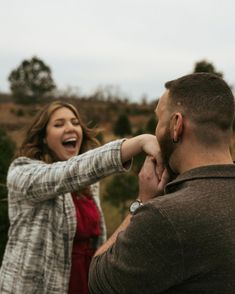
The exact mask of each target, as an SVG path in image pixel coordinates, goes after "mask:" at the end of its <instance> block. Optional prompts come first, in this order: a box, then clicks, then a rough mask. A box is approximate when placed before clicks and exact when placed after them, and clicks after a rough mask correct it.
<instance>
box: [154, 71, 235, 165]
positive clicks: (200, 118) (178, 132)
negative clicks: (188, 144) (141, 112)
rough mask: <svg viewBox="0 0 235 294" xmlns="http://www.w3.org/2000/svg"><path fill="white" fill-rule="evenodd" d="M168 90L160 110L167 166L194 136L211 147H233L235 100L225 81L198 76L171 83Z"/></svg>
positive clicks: (159, 131) (160, 133)
mask: <svg viewBox="0 0 235 294" xmlns="http://www.w3.org/2000/svg"><path fill="white" fill-rule="evenodd" d="M165 87H166V91H165V93H164V94H163V95H162V97H161V98H160V100H159V103H158V106H157V109H156V115H157V118H158V125H157V128H156V136H157V138H158V141H159V144H160V146H161V149H162V153H163V157H164V160H165V162H166V163H168V162H170V160H172V155H173V153H174V151H175V150H176V149H177V148H178V147H179V145H180V144H181V143H182V142H183V141H185V140H187V139H188V138H190V137H191V135H193V136H194V138H195V140H196V142H197V143H198V144H201V145H202V146H207V147H208V148H214V147H216V146H218V145H220V144H221V143H223V144H224V143H225V144H229V142H230V139H231V134H232V125H233V118H234V97H233V94H232V92H231V89H230V88H229V86H228V85H227V84H226V83H225V81H224V80H223V79H221V78H219V77H218V76H216V75H213V74H208V73H195V74H190V75H186V76H183V77H181V78H179V79H176V80H173V81H169V82H167V83H166V84H165ZM189 130H190V132H189Z"/></svg>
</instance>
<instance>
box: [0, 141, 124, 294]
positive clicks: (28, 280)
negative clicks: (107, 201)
mask: <svg viewBox="0 0 235 294" xmlns="http://www.w3.org/2000/svg"><path fill="white" fill-rule="evenodd" d="M122 142H123V140H117V141H114V142H110V143H108V144H106V145H104V146H102V147H99V148H96V149H94V150H90V151H88V152H86V153H84V154H81V155H79V156H75V157H73V158H71V159H69V160H67V161H62V162H56V163H53V164H46V163H44V162H42V161H38V160H32V159H29V158H26V157H19V158H17V159H16V160H14V161H13V163H12V164H11V166H10V168H9V172H8V177H7V185H8V192H9V193H8V197H9V219H10V229H9V240H8V243H7V247H6V250H5V254H4V259H3V263H2V267H1V269H0V293H1V294H4V293H8V294H9V293H12V294H27V293H28V294H33V293H40V294H54V293H60V294H63V293H64V294H65V293H67V292H68V282H69V277H70V267H71V251H72V245H73V238H74V235H75V230H76V218H75V208H74V205H73V201H72V198H71V194H70V192H72V191H79V190H80V189H81V188H82V187H84V186H86V185H91V184H93V183H95V182H97V181H98V180H100V179H101V178H103V177H105V176H108V175H110V174H112V173H114V172H121V171H125V170H126V169H125V168H124V167H123V165H122V162H121V155H120V146H121V144H122ZM92 192H93V198H94V201H95V203H96V204H97V206H98V208H99V209H100V202H99V197H98V196H99V195H98V194H99V193H98V187H97V184H95V185H92ZM100 211H101V209H100ZM101 215H102V213H101ZM100 226H101V231H102V234H101V236H100V240H99V242H100V243H102V242H103V241H104V240H105V235H106V232H105V224H104V219H103V215H102V217H101V223H100Z"/></svg>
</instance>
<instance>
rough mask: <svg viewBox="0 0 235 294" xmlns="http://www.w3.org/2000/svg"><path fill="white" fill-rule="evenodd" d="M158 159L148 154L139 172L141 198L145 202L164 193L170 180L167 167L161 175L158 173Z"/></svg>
mask: <svg viewBox="0 0 235 294" xmlns="http://www.w3.org/2000/svg"><path fill="white" fill-rule="evenodd" d="M157 165H158V163H157V162H156V159H155V158H153V157H150V156H147V157H146V159H145V162H144V164H143V166H142V168H141V171H140V173H139V197H138V198H139V199H140V200H141V201H142V202H143V203H144V202H146V201H148V200H150V199H152V198H154V197H157V196H161V195H163V194H164V188H165V185H166V184H167V183H168V181H169V178H170V177H169V174H168V172H167V169H166V168H165V169H164V170H163V173H162V174H161V176H159V174H158V173H157Z"/></svg>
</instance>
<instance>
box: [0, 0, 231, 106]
mask: <svg viewBox="0 0 235 294" xmlns="http://www.w3.org/2000/svg"><path fill="white" fill-rule="evenodd" d="M234 31H235V1H234V0H223V1H219V0H204V1H199V0H116V1H113V0H40V1H35V0H0V91H1V92H9V83H8V81H7V77H8V75H9V73H10V72H11V70H12V69H14V68H16V67H17V66H19V64H20V63H21V61H22V60H23V59H30V58H31V57H32V56H34V55H36V56H37V57H39V58H41V59H42V60H43V61H44V62H45V63H46V64H47V65H49V66H50V68H51V69H52V75H53V78H54V80H55V83H56V85H57V87H58V88H59V89H66V88H67V87H68V86H70V87H72V88H74V89H78V90H79V92H80V93H81V94H90V93H92V92H94V91H95V90H96V89H97V88H98V87H105V86H110V85H111V86H113V87H114V88H115V89H119V91H120V92H121V93H122V94H123V95H125V96H128V97H129V98H130V99H132V100H137V101H138V100H140V99H141V97H142V96H143V95H146V96H147V97H148V99H149V100H153V99H155V98H156V97H159V95H161V93H162V92H163V91H164V83H165V82H166V81H167V80H170V79H174V78H177V77H179V76H181V75H184V74H187V73H190V72H192V71H193V68H194V64H195V62H197V61H200V60H202V59H207V60H208V61H209V62H212V63H213V64H214V66H215V67H216V69H217V70H218V71H222V72H223V73H224V78H225V80H227V81H228V82H229V84H231V85H235V59H234V56H235V32H234Z"/></svg>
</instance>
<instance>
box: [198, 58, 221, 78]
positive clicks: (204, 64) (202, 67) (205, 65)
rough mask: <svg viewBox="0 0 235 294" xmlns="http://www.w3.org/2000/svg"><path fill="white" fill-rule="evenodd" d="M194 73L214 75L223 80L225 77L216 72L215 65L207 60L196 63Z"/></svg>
mask: <svg viewBox="0 0 235 294" xmlns="http://www.w3.org/2000/svg"><path fill="white" fill-rule="evenodd" d="M193 72H194V73H196V72H207V73H214V74H216V75H217V76H219V77H221V78H222V77H223V73H222V72H218V71H216V69H215V67H214V65H213V64H212V63H210V62H208V61H206V60H201V61H198V62H196V64H195V66H194V70H193Z"/></svg>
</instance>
